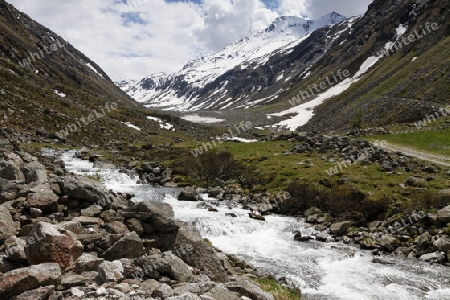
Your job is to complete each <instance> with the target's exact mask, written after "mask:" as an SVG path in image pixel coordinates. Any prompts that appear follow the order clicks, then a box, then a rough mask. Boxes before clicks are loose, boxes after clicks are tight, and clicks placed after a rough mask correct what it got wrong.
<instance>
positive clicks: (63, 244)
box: [25, 222, 83, 269]
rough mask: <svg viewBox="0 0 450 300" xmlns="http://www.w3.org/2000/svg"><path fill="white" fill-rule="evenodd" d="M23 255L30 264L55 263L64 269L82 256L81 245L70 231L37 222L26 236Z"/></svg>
mask: <svg viewBox="0 0 450 300" xmlns="http://www.w3.org/2000/svg"><path fill="white" fill-rule="evenodd" d="M25 254H26V256H27V258H28V261H29V262H30V263H31V264H40V263H44V262H55V263H57V264H59V266H60V267H61V268H63V269H64V268H68V267H70V266H71V265H72V264H73V263H74V261H75V260H76V259H77V258H78V257H80V256H81V254H83V245H82V244H81V243H80V241H78V239H77V236H76V235H75V234H74V233H72V232H71V231H68V230H65V229H60V228H58V227H56V226H54V225H52V224H49V223H46V222H39V223H37V224H36V225H35V226H34V228H33V230H32V231H31V233H30V235H29V236H28V243H27V245H26V246H25Z"/></svg>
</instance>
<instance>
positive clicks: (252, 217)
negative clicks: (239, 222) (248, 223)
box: [248, 212, 266, 221]
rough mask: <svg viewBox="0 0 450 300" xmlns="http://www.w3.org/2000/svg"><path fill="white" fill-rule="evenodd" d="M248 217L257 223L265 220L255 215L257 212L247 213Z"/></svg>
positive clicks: (258, 214)
mask: <svg viewBox="0 0 450 300" xmlns="http://www.w3.org/2000/svg"><path fill="white" fill-rule="evenodd" d="M248 216H249V217H250V219H254V220H258V221H265V220H266V218H264V217H263V216H261V214H260V213H257V212H249V213H248Z"/></svg>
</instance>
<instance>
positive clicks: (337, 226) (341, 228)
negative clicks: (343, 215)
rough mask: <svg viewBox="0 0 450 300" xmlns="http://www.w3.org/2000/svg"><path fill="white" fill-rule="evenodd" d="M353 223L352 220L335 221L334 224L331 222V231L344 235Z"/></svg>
mask: <svg viewBox="0 0 450 300" xmlns="http://www.w3.org/2000/svg"><path fill="white" fill-rule="evenodd" d="M351 224H352V222H350V221H344V222H339V223H334V224H331V227H330V231H331V233H333V234H335V235H337V236H342V235H344V234H346V233H347V230H348V228H349V227H350V225H351Z"/></svg>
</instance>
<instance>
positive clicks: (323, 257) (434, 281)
mask: <svg viewBox="0 0 450 300" xmlns="http://www.w3.org/2000/svg"><path fill="white" fill-rule="evenodd" d="M73 154H74V152H73V151H69V152H65V153H64V154H62V156H61V157H62V159H63V160H64V161H65V162H66V168H67V169H68V170H70V171H72V172H76V173H78V174H83V173H85V174H86V173H87V174H99V175H100V176H102V177H103V178H104V180H105V185H106V187H107V188H110V189H112V190H114V191H116V192H126V193H132V194H134V195H135V198H136V200H137V201H158V202H165V203H169V204H171V205H172V207H173V208H174V211H175V216H176V217H177V218H178V219H180V220H183V221H186V222H189V223H192V224H194V225H195V226H196V228H197V229H198V230H199V231H200V233H201V235H202V236H203V237H205V238H208V239H209V240H210V241H211V242H212V243H213V244H214V246H216V247H217V248H219V249H221V250H223V251H224V252H226V253H233V254H236V255H238V256H239V257H242V258H244V259H246V261H248V262H249V263H251V264H253V265H254V266H255V267H257V268H258V269H260V270H265V271H268V272H270V273H272V274H274V275H275V276H277V277H284V278H285V279H286V280H287V281H288V282H290V283H292V284H294V285H296V286H298V287H300V289H301V290H302V299H345V300H349V299H350V300H352V299H355V300H362V299H377V300H378V299H379V300H386V299H405V300H406V299H408V300H409V299H436V300H437V299H450V272H449V271H448V268H447V267H444V266H441V265H430V264H426V263H423V262H420V261H417V260H406V259H400V258H398V257H395V256H383V257H381V259H383V260H386V261H388V262H389V263H390V264H379V263H372V258H373V257H372V255H371V253H370V252H368V251H361V250H359V248H356V247H352V246H348V245H344V244H341V243H320V242H316V241H311V242H304V243H301V242H297V241H294V240H293V235H294V234H293V232H294V231H297V230H299V231H301V232H302V234H303V235H308V234H312V233H313V232H314V229H313V228H312V227H311V226H310V225H308V224H307V223H305V221H304V219H302V218H291V217H283V216H277V215H270V216H266V221H265V222H261V221H257V220H253V219H250V218H249V217H248V211H247V210H243V209H241V208H239V207H235V205H233V204H232V203H227V202H219V201H216V200H215V199H211V198H208V197H206V195H205V196H204V199H205V200H204V202H206V203H209V204H211V205H214V207H215V208H217V210H218V212H211V211H208V210H207V209H204V208H199V207H197V206H198V205H199V202H181V201H178V200H177V199H176V196H177V194H178V192H179V190H178V189H168V188H154V187H152V186H150V185H138V184H136V180H137V178H132V177H130V176H129V175H127V174H125V173H121V172H119V171H118V170H114V169H104V170H101V169H95V168H94V167H93V164H92V163H90V162H86V161H81V160H78V159H74V158H73ZM217 204H218V206H216V205H217ZM226 213H234V214H235V215H236V216H237V217H231V216H226V215H225V214H226Z"/></svg>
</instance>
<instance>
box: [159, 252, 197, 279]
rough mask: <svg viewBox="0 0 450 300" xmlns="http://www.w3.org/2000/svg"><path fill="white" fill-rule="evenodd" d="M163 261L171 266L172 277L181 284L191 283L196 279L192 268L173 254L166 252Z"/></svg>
mask: <svg viewBox="0 0 450 300" xmlns="http://www.w3.org/2000/svg"><path fill="white" fill-rule="evenodd" d="M162 260H163V261H165V262H166V263H167V264H168V265H169V266H170V277H171V278H172V279H175V280H177V281H181V282H191V281H192V280H193V279H194V275H193V274H192V271H191V268H190V267H189V266H188V265H187V264H185V263H184V261H183V260H182V259H181V258H179V257H177V256H175V255H174V254H173V253H171V252H164V253H163V257H162Z"/></svg>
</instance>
